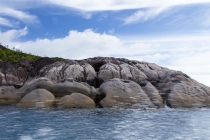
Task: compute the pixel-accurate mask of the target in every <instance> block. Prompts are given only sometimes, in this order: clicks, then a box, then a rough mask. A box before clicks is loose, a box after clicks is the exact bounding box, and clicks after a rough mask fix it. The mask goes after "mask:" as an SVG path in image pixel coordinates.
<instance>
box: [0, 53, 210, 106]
mask: <svg viewBox="0 0 210 140" xmlns="http://www.w3.org/2000/svg"><path fill="white" fill-rule="evenodd" d="M40 77H46V78H48V80H49V81H48V82H45V83H44V84H43V83H42V82H40V83H36V82H35V81H34V79H37V78H40ZM68 78H70V79H73V80H74V82H70V81H71V80H70V81H65V80H62V79H68ZM113 78H119V79H124V80H130V81H133V82H135V83H136V84H138V85H139V87H140V88H139V91H141V92H140V93H142V95H145V96H146V97H147V99H148V102H150V103H148V104H152V105H151V106H155V108H159V107H162V106H163V105H162V103H163V102H164V103H166V104H167V105H168V106H170V107H172V108H178V107H209V106H210V102H209V101H210V88H209V87H207V86H205V85H203V84H200V83H198V82H197V81H195V80H193V79H192V78H190V77H189V76H187V75H186V74H184V73H182V72H180V71H174V70H170V69H167V68H164V67H161V66H158V65H156V64H153V63H147V62H140V61H134V60H132V61H131V60H127V59H124V58H113V57H95V58H88V59H84V60H68V61H66V62H54V60H51V59H50V58H43V59H40V60H37V61H36V62H35V63H34V62H29V61H28V62H27V61H26V60H23V61H22V62H18V63H11V62H2V61H0V85H1V86H3V85H10V86H15V87H16V88H18V87H21V86H22V85H24V86H23V87H22V88H20V89H19V90H18V92H21V93H23V95H26V94H27V93H29V92H31V91H33V90H34V89H37V88H44V89H46V90H48V91H50V92H51V93H53V94H54V95H55V96H56V97H62V96H64V95H71V94H72V93H73V92H78V93H81V94H83V95H86V96H88V97H90V98H92V99H93V100H94V101H95V102H96V104H98V103H99V102H100V100H101V99H103V98H104V97H105V95H106V94H100V93H97V91H96V89H95V88H98V87H100V86H102V85H103V84H105V83H107V82H109V80H110V79H113ZM30 81H31V82H32V84H30ZM25 82H26V83H25ZM33 82H34V83H33ZM86 83H88V84H89V85H91V86H94V87H91V86H89V85H88V84H86ZM122 85H123V84H122ZM79 87H81V88H79ZM113 87H117V88H118V86H113ZM125 87H126V86H125ZM61 88H62V90H61ZM108 88H109V87H108V86H107V90H110V89H108ZM130 88H131V89H130V90H131V91H132V90H133V89H132V87H130ZM23 89H24V90H23ZM125 89H127V88H125ZM134 89H135V88H134ZM103 90H104V89H103ZM135 90H136V89H135ZM135 90H134V91H135ZM99 91H100V89H99ZM110 92H113V93H112V94H113V95H114V94H115V91H114V90H113V91H112V90H110V91H109V93H110ZM143 93H144V94H143ZM123 94H128V93H127V92H123ZM107 95H109V94H107ZM117 96H118V95H117ZM125 97H126V96H125ZM106 98H108V96H106V97H105V98H104V99H103V100H102V101H101V102H104V100H106ZM110 99H111V98H110ZM138 100H139V102H140V103H141V100H144V96H143V98H142V99H138ZM112 101H115V98H113V99H112ZM107 102H108V101H107ZM110 102H111V101H110ZM116 102H118V101H116ZM130 104H136V103H135V102H134V103H133V102H131V103H130ZM107 106H108V105H107ZM132 106H133V105H132ZM148 106H150V105H148ZM104 107H105V105H104Z"/></svg>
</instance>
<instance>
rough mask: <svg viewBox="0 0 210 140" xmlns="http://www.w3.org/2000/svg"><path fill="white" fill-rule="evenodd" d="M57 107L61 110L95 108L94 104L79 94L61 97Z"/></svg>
mask: <svg viewBox="0 0 210 140" xmlns="http://www.w3.org/2000/svg"><path fill="white" fill-rule="evenodd" d="M58 106H59V107H62V108H95V106H96V104H95V102H94V101H93V100H92V99H91V98H89V97H88V96H85V95H83V94H80V93H72V94H71V95H66V96H64V97H62V98H61V99H60V101H59V103H58Z"/></svg>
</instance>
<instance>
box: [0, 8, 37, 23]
mask: <svg viewBox="0 0 210 140" xmlns="http://www.w3.org/2000/svg"><path fill="white" fill-rule="evenodd" d="M0 15H3V16H7V17H12V18H15V19H18V20H20V21H22V22H24V23H36V22H39V21H38V18H37V17H36V16H34V15H31V14H28V13H26V12H23V11H18V10H15V9H12V8H6V7H0Z"/></svg>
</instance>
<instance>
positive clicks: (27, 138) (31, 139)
mask: <svg viewBox="0 0 210 140" xmlns="http://www.w3.org/2000/svg"><path fill="white" fill-rule="evenodd" d="M20 140H34V139H33V138H32V137H31V136H21V137H20Z"/></svg>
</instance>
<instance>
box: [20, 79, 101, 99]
mask: <svg viewBox="0 0 210 140" xmlns="http://www.w3.org/2000/svg"><path fill="white" fill-rule="evenodd" d="M40 88H41V89H46V90H47V91H49V92H51V93H52V94H53V95H54V96H55V97H63V96H65V95H71V94H72V93H74V92H77V93H81V94H84V95H86V96H88V97H90V98H91V99H93V100H96V96H97V91H96V89H95V88H94V87H92V86H90V85H88V84H87V83H79V82H76V81H74V80H73V79H70V78H69V79H63V80H61V81H60V82H58V83H53V82H52V81H51V80H50V79H48V78H45V77H42V78H38V79H34V80H32V81H30V82H29V83H27V84H26V85H25V86H23V87H22V88H20V89H19V90H18V92H20V93H21V94H22V97H23V96H25V95H27V94H28V93H30V92H31V91H33V90H35V89H40Z"/></svg>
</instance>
